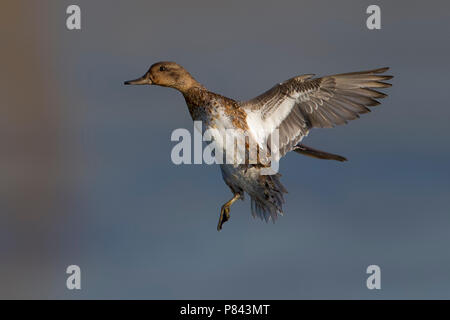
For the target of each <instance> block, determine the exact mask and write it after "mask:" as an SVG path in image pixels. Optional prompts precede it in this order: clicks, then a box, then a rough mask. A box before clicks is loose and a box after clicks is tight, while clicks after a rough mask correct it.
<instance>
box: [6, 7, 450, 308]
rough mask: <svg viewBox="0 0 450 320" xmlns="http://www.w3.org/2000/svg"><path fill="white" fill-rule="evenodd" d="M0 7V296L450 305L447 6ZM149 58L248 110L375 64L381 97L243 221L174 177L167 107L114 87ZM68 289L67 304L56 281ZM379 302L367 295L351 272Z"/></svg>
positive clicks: (153, 93) (145, 90)
mask: <svg viewBox="0 0 450 320" xmlns="http://www.w3.org/2000/svg"><path fill="white" fill-rule="evenodd" d="M72 3H73V2H72V1H39V2H37V1H12V0H8V1H5V2H4V3H3V4H2V7H3V8H2V10H1V11H2V19H1V24H2V25H1V28H0V29H1V36H2V39H4V40H3V45H2V53H0V54H1V55H2V59H1V61H2V69H3V71H2V74H1V76H0V78H1V83H0V87H1V89H0V90H1V92H2V93H1V95H0V96H1V101H2V102H1V105H2V107H1V108H2V109H1V110H2V114H3V116H2V119H1V120H0V121H1V136H0V141H1V150H2V156H1V160H0V169H1V171H0V172H1V180H0V188H1V189H0V190H1V193H0V195H1V198H0V200H1V202H0V210H1V211H0V214H1V215H0V297H1V298H149V299H173V298H185V299H193V298H195V299H197V298H199V299H249V298H251V299H305V298H306V299H309V298H319V299H322V298H332V299H355V298H362V299H379V298H387V299H391V298H450V252H449V248H448V244H449V242H450V232H449V231H450V211H449V192H450V168H449V160H450V150H449V145H450V144H449V143H450V139H449V137H450V134H449V131H448V130H449V120H450V119H449V118H450V106H449V103H448V101H449V100H448V98H449V80H448V75H449V71H450V70H449V62H448V57H449V56H450V44H449V41H448V34H449V30H450V28H449V17H450V14H449V12H450V11H449V10H450V6H449V5H448V3H447V2H445V1H427V2H425V1H420V2H419V1H417V2H411V1H376V4H378V5H380V6H381V10H382V29H381V30H378V31H370V30H368V29H367V28H366V25H365V20H366V18H367V14H366V13H365V11H366V8H367V6H368V5H370V4H374V3H372V1H331V0H330V1H276V2H272V3H269V2H262V1H248V2H241V1H236V2H234V1H226V2H217V1H109V0H108V1H106V0H105V1H99V0H97V1H83V0H78V1H76V3H77V4H78V5H80V7H81V10H82V30H81V31H68V30H67V29H66V27H65V19H66V17H67V15H66V14H65V10H66V8H67V6H68V5H69V4H72ZM159 60H173V61H177V62H178V63H180V64H182V65H183V66H185V67H186V68H187V69H188V70H189V71H191V73H192V74H193V75H194V76H195V77H196V78H197V79H198V80H199V81H200V82H201V83H203V84H205V85H206V86H207V87H208V88H209V89H210V90H212V91H216V92H219V93H221V94H224V95H227V96H230V97H233V98H236V99H247V98H251V97H253V96H256V95H257V94H259V93H261V92H262V91H264V90H266V89H268V88H269V87H271V86H272V85H273V84H275V83H277V82H280V81H282V80H285V79H287V78H290V77H292V76H295V75H298V74H303V73H316V74H318V75H325V74H332V73H341V72H351V71H358V70H365V69H369V68H376V67H384V66H390V67H391V70H390V73H391V74H393V75H395V78H394V79H393V80H392V83H393V84H394V86H393V87H392V88H390V89H388V91H387V93H388V94H389V97H388V98H387V99H384V100H383V101H382V102H383V103H382V105H381V106H379V107H376V108H375V110H373V111H374V112H372V113H371V114H368V115H364V116H363V117H362V119H360V120H358V121H354V122H352V123H350V124H349V125H347V126H344V127H338V128H335V129H324V130H313V131H312V132H311V134H310V136H309V137H308V138H307V139H306V140H305V143H306V144H309V145H311V146H314V147H317V148H320V149H324V150H327V151H330V152H335V153H339V154H342V155H344V156H346V157H348V158H349V162H347V163H337V162H328V161H319V160H315V159H310V158H306V157H301V156H299V155H297V154H289V155H288V156H287V157H286V158H285V159H284V160H283V161H282V162H281V173H282V174H283V180H282V181H283V183H284V185H285V186H286V187H287V188H288V190H289V194H288V195H287V196H286V200H287V204H286V207H285V212H286V214H285V216H284V217H282V218H281V219H279V220H278V222H277V223H276V224H275V225H273V224H271V223H270V224H266V223H263V222H261V221H259V220H254V219H253V218H251V215H250V205H249V202H248V200H247V201H245V202H238V203H236V204H235V205H234V206H233V208H232V211H231V215H232V219H231V221H230V222H228V223H227V224H225V226H224V230H223V231H222V232H220V233H218V232H217V231H216V229H215V227H216V222H217V219H218V214H219V209H220V206H221V204H222V203H223V202H224V201H226V200H227V199H228V198H229V197H230V195H231V194H230V191H229V189H228V188H227V187H226V185H225V184H224V183H223V181H222V179H221V175H220V171H219V169H218V167H216V166H206V165H204V166H193V165H192V166H175V165H174V164H172V162H171V161H170V151H171V148H172V147H173V145H174V143H173V142H171V141H170V134H171V132H172V131H173V130H174V129H176V128H188V129H190V130H192V123H191V119H190V117H189V114H188V111H187V108H186V106H185V105H184V101H183V99H182V96H181V95H180V94H179V93H177V92H175V91H173V90H169V89H165V88H159V87H125V86H123V85H122V83H123V81H124V80H128V79H131V78H135V77H137V76H140V75H142V74H143V73H144V72H145V71H146V70H147V68H148V67H149V66H150V65H151V64H152V63H154V62H156V61H159ZM71 264H76V265H79V266H80V267H81V270H82V290H81V291H69V290H67V289H66V287H65V281H66V277H67V275H66V274H65V269H66V267H67V266H68V265H71ZM371 264H376V265H379V266H380V267H381V271H382V289H381V290H372V291H370V290H368V289H367V288H366V278H367V274H366V268H367V266H368V265H371Z"/></svg>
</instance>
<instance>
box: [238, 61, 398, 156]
mask: <svg viewBox="0 0 450 320" xmlns="http://www.w3.org/2000/svg"><path fill="white" fill-rule="evenodd" d="M388 69H389V68H380V69H374V70H368V71H360V72H352V73H342V74H336V75H332V76H326V77H322V78H313V77H314V75H313V74H307V75H303V76H298V77H295V78H292V79H289V80H287V81H285V82H282V83H280V84H278V85H276V86H274V87H272V88H271V89H269V90H268V91H266V92H264V93H263V94H261V95H259V96H257V97H256V98H254V99H251V100H249V101H246V102H241V106H242V107H243V108H244V109H245V110H246V112H247V115H248V116H247V120H248V121H247V122H248V124H249V128H250V131H251V132H252V134H253V136H254V138H255V140H256V141H258V143H263V144H266V143H267V141H268V140H269V138H270V136H271V135H272V134H273V132H274V131H275V130H276V129H279V142H280V144H279V149H280V157H281V156H283V155H285V154H286V153H287V152H289V151H290V150H292V149H293V148H294V147H295V146H296V145H297V144H298V143H299V142H300V141H301V140H302V139H303V137H304V136H306V135H307V134H308V132H309V130H310V129H312V128H331V127H334V126H335V125H343V124H346V123H347V122H348V121H349V120H354V119H357V118H359V115H360V114H363V113H367V112H370V109H369V108H368V107H370V106H376V105H378V104H380V103H379V102H378V100H377V99H382V98H384V97H386V94H385V93H383V92H380V91H378V90H375V89H374V88H376V89H379V88H388V87H390V86H391V84H390V83H387V82H385V81H386V80H389V79H392V76H389V75H384V74H382V73H384V72H386V71H387V70H388Z"/></svg>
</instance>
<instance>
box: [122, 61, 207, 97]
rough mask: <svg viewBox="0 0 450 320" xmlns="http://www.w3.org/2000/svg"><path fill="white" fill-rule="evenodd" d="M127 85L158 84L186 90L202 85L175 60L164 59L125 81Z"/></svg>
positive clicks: (182, 90)
mask: <svg viewBox="0 0 450 320" xmlns="http://www.w3.org/2000/svg"><path fill="white" fill-rule="evenodd" d="M124 84H126V85H157V86H162V87H169V88H174V89H177V90H179V91H181V92H186V91H187V90H189V89H190V88H192V87H202V85H201V84H200V83H198V82H197V81H196V80H195V79H194V78H193V77H192V76H191V74H190V73H189V72H187V71H186V69H184V68H183V67H182V66H180V65H179V64H177V63H175V62H170V61H162V62H158V63H155V64H154V65H152V66H151V67H150V69H149V70H148V71H147V73H146V74H144V75H143V76H142V77H140V78H138V79H135V80H129V81H125V82H124Z"/></svg>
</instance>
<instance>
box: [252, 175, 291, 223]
mask: <svg viewBox="0 0 450 320" xmlns="http://www.w3.org/2000/svg"><path fill="white" fill-rule="evenodd" d="M280 176H281V175H280V174H275V175H271V176H269V175H268V176H261V178H262V179H261V180H262V183H261V186H260V188H259V190H258V192H257V193H253V194H250V196H251V211H252V216H253V217H254V218H256V217H258V218H260V219H261V220H265V221H266V222H269V220H272V222H274V223H275V221H276V220H277V218H278V216H279V215H281V216H282V215H283V204H284V197H283V193H287V190H286V188H285V187H284V186H283V185H282V184H281V182H280V179H279V177H280Z"/></svg>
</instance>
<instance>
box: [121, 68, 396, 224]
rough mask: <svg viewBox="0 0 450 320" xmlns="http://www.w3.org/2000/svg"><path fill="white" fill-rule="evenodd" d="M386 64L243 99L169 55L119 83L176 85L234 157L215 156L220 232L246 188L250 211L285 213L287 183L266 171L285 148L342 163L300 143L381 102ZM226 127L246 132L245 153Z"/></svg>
mask: <svg viewBox="0 0 450 320" xmlns="http://www.w3.org/2000/svg"><path fill="white" fill-rule="evenodd" d="M388 70H389V68H388V67H384V68H378V69H371V70H367V71H359V72H351V73H341V74H334V75H328V76H323V77H316V76H315V74H304V75H299V76H296V77H293V78H290V79H288V80H286V81H284V82H281V83H278V84H276V85H275V86H273V87H272V88H270V89H269V90H267V91H265V92H264V93H262V94H260V95H258V96H257V97H255V98H252V99H250V100H245V101H238V100H235V99H231V98H228V97H225V96H223V95H221V94H218V93H215V92H212V91H209V90H208V89H207V88H206V87H205V86H203V85H202V84H201V83H200V82H198V81H197V80H196V79H195V78H194V77H193V76H192V75H191V74H190V73H189V72H188V71H187V70H186V69H185V68H183V67H182V66H181V65H179V64H177V63H175V62H171V61H161V62H157V63H155V64H153V65H151V67H150V68H149V69H148V71H147V72H146V73H145V74H144V75H143V76H142V77H139V78H137V79H135V80H129V81H125V82H124V84H125V85H156V86H162V87H168V88H173V89H175V90H177V91H179V92H180V93H181V94H182V95H183V97H184V99H185V102H186V105H187V107H188V110H189V114H190V115H191V118H192V120H193V121H200V122H201V123H202V124H203V127H204V128H205V130H211V131H212V134H211V135H212V140H213V141H214V142H215V143H217V144H218V146H219V147H220V148H222V150H223V153H224V154H225V155H228V154H233V156H231V157H230V158H231V161H226V162H225V163H221V162H218V163H220V169H221V173H222V178H223V180H224V182H225V184H226V185H227V186H228V187H229V188H230V190H231V193H232V198H231V199H230V200H228V201H227V202H225V203H224V204H223V205H222V206H221V210H220V215H219V221H218V224H217V230H218V231H220V230H222V228H223V224H224V223H225V222H227V221H228V220H230V207H231V206H232V205H233V203H235V202H236V201H237V200H239V199H241V200H244V198H245V195H246V194H247V195H248V196H249V197H250V201H251V214H252V216H253V217H255V218H260V219H261V220H265V221H266V222H268V221H270V220H272V221H273V222H275V221H276V220H277V218H278V217H279V216H282V215H283V205H284V203H285V199H284V194H285V193H287V189H286V188H285V187H284V186H283V185H282V184H281V181H280V177H281V175H280V174H279V173H278V172H277V171H276V170H272V171H270V170H268V169H270V168H271V167H272V165H273V163H274V162H275V161H278V160H279V159H280V158H282V157H284V156H285V155H286V154H287V153H289V152H291V151H293V152H296V153H298V154H301V155H305V156H309V157H313V158H317V159H323V160H335V161H339V162H345V161H347V159H346V158H345V157H343V156H340V155H337V154H334V153H329V152H325V151H321V150H318V149H315V148H311V147H308V146H306V145H304V144H302V143H301V142H302V140H303V139H304V138H305V137H306V136H307V135H308V134H309V132H310V131H311V130H312V129H313V128H332V127H335V126H337V125H344V124H346V123H347V122H348V121H350V120H355V119H358V118H359V117H360V115H361V114H365V113H368V112H370V111H371V110H370V107H374V106H377V105H379V104H380V102H379V101H378V100H379V99H382V98H385V97H386V96H387V94H386V93H383V92H381V91H379V90H380V89H384V88H388V87H391V86H392V84H391V83H388V82H386V81H387V80H390V79H392V78H393V76H392V75H386V74H385V72H386V71H388ZM230 130H231V131H232V132H235V134H234V135H235V136H234V137H233V139H234V138H236V137H237V136H238V135H239V136H240V135H244V136H245V137H246V140H245V147H244V151H245V152H244V153H243V154H244V156H240V157H239V156H236V154H238V153H239V152H235V151H236V150H235V145H234V143H233V144H232V145H230V144H227V143H226V142H224V141H225V140H227V139H226V132H228V131H230ZM274 140H275V141H276V142H277V143H276V144H274ZM233 141H234V140H233ZM250 146H256V147H255V148H256V151H254V152H253V155H254V157H253V159H251V160H254V161H249V159H247V158H248V155H249V154H250V153H252V150H250V149H251V148H250ZM255 148H253V149H255ZM232 151H233V152H232ZM241 155H242V153H241ZM274 155H275V156H274ZM222 156H223V155H222ZM243 158H244V159H243ZM227 160H228V158H227ZM268 172H271V173H268Z"/></svg>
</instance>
